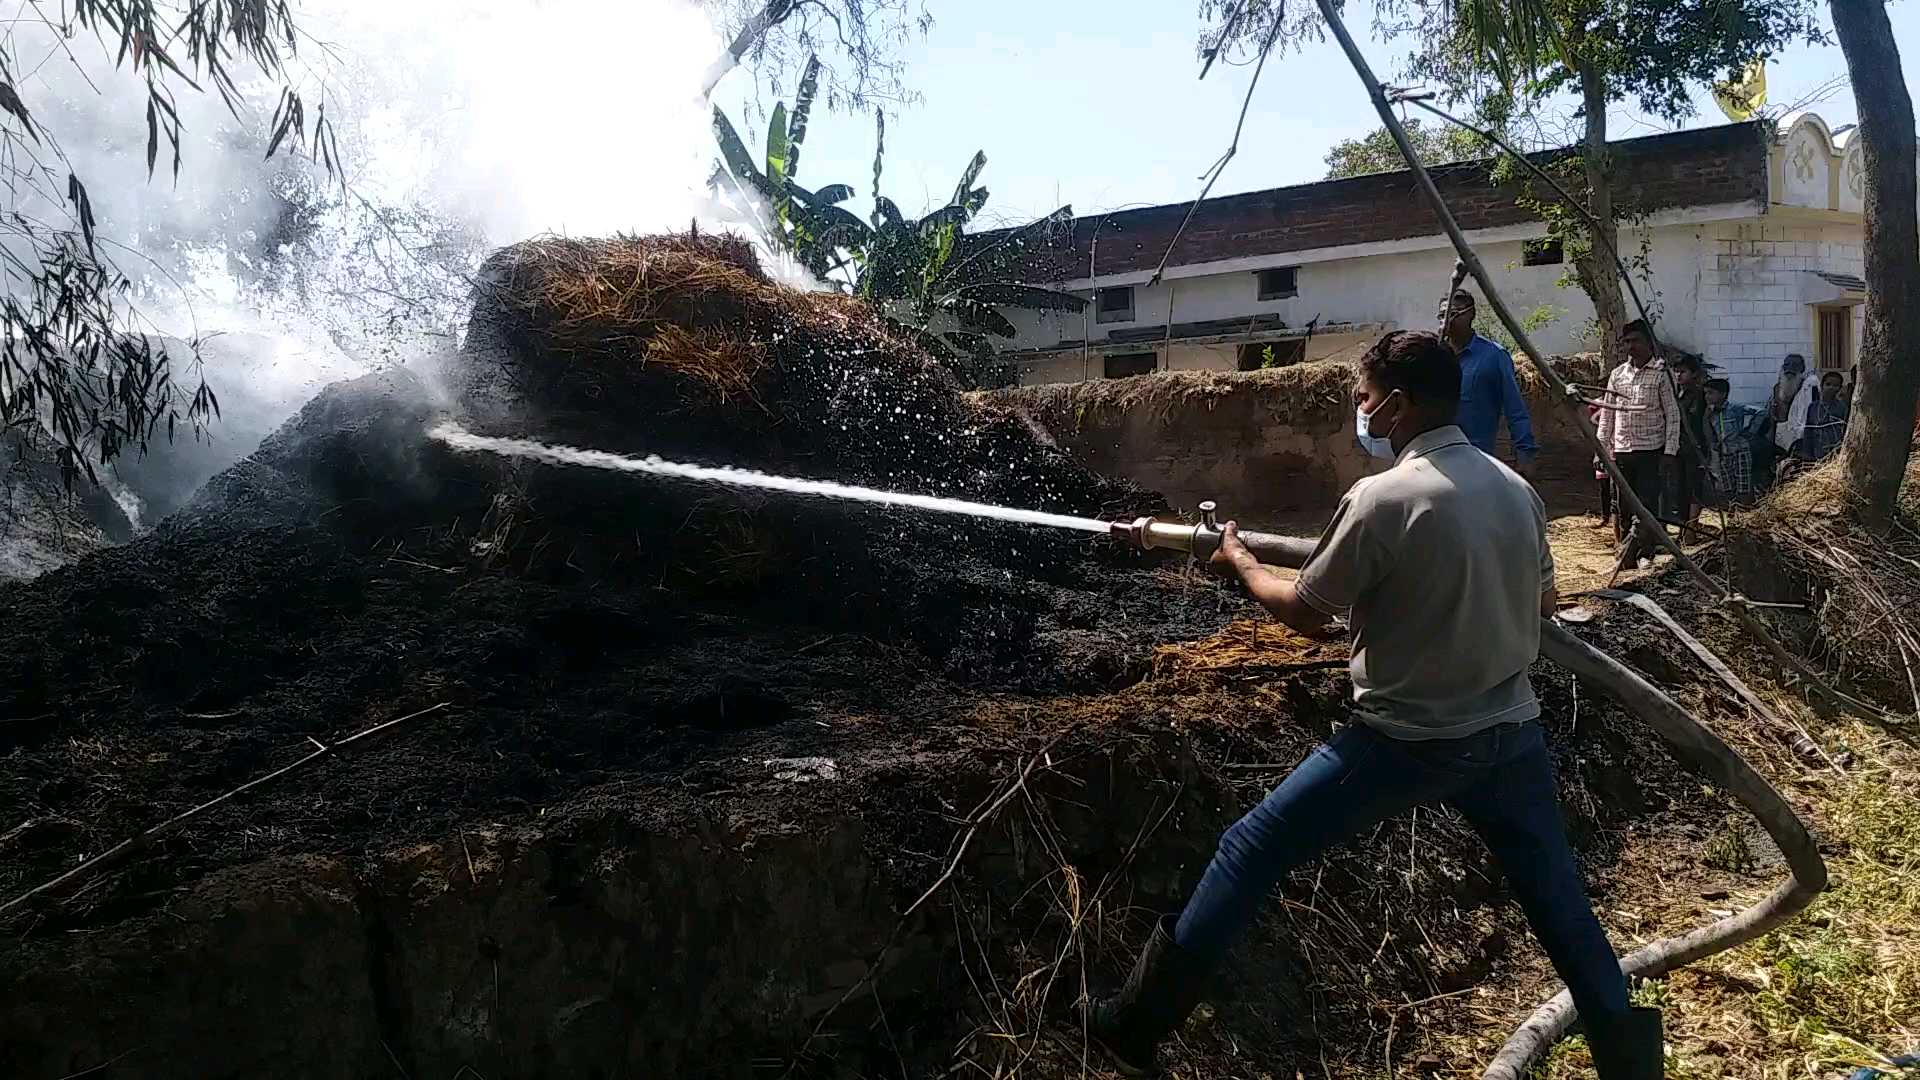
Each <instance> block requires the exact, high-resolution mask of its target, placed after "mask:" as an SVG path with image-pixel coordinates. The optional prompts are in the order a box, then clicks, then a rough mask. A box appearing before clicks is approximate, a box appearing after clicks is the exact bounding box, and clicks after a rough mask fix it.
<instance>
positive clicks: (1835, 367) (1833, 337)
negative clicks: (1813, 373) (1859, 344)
mask: <svg viewBox="0 0 1920 1080" xmlns="http://www.w3.org/2000/svg"><path fill="white" fill-rule="evenodd" d="M1816 310H1817V312H1818V314H1819V320H1820V335H1819V337H1818V338H1816V339H1815V348H1816V350H1817V351H1816V352H1815V356H1816V361H1815V362H1816V363H1817V364H1819V366H1820V369H1821V370H1822V371H1845V370H1847V369H1848V368H1850V367H1852V366H1853V309H1852V308H1851V307H1823V308H1818V309H1816Z"/></svg>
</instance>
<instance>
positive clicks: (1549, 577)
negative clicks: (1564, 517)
mask: <svg viewBox="0 0 1920 1080" xmlns="http://www.w3.org/2000/svg"><path fill="white" fill-rule="evenodd" d="M1533 524H1534V528H1535V530H1537V531H1536V534H1535V535H1537V536H1539V538H1540V617H1541V618H1543V619H1546V618H1551V617H1552V616H1553V613H1554V612H1555V611H1558V610H1559V608H1560V589H1559V587H1558V586H1557V585H1556V584H1555V571H1554V565H1553V545H1552V544H1551V543H1549V542H1548V541H1547V504H1546V503H1544V502H1542V501H1541V499H1540V496H1539V494H1538V493H1535V494H1534V496H1533Z"/></svg>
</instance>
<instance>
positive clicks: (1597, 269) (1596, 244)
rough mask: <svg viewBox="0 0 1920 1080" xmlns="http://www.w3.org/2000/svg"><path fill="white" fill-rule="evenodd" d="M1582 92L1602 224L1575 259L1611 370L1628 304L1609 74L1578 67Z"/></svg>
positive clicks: (1585, 156)
mask: <svg viewBox="0 0 1920 1080" xmlns="http://www.w3.org/2000/svg"><path fill="white" fill-rule="evenodd" d="M1580 94H1581V98H1582V105H1583V107H1584V108H1585V110H1586V120H1587V134H1586V142H1585V146H1584V147H1583V148H1582V150H1581V154H1580V157H1581V162H1582V164H1583V165H1585V167H1586V171H1587V209H1588V210H1589V211H1591V212H1592V214H1593V216H1594V217H1595V218H1596V219H1597V220H1598V221H1599V222H1600V224H1599V226H1598V227H1597V228H1595V229H1593V236H1592V237H1591V240H1592V243H1590V244H1588V245H1587V250H1586V251H1584V252H1582V253H1580V254H1578V255H1577V256H1576V257H1575V259H1574V264H1573V268H1574V273H1575V274H1576V276H1578V277H1579V279H1580V288H1581V289H1583V290H1585V292H1586V294H1587V297H1588V298H1589V299H1591V300H1592V301H1593V319H1594V323H1595V324H1596V325H1597V326H1598V327H1599V333H1600V342H1599V345H1600V352H1601V353H1602V354H1603V355H1604V356H1605V357H1606V359H1607V366H1608V367H1609V368H1611V367H1613V365H1615V364H1617V363H1619V362H1620V361H1621V360H1623V359H1625V358H1626V354H1625V352H1624V351H1623V350H1622V349H1621V347H1620V328H1621V327H1623V326H1625V325H1626V324H1627V305H1626V301H1625V300H1623V299H1622V298H1621V295H1620V269H1619V266H1618V265H1617V264H1616V263H1615V262H1614V253H1615V252H1616V251H1618V250H1619V246H1620V230H1619V228H1618V227H1616V226H1615V225H1614V221H1613V159H1612V157H1611V156H1610V155H1609V153H1608V150H1607V83H1606V76H1605V74H1604V73H1602V72H1601V71H1600V70H1599V69H1598V68H1596V67H1594V66H1593V65H1592V64H1590V63H1585V62H1583V63H1582V64H1581V65H1580Z"/></svg>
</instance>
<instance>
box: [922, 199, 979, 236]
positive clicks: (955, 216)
mask: <svg viewBox="0 0 1920 1080" xmlns="http://www.w3.org/2000/svg"><path fill="white" fill-rule="evenodd" d="M972 216H973V214H972V213H970V212H969V211H968V210H967V208H966V207H964V206H943V207H941V208H940V209H938V210H935V211H934V212H933V213H931V214H928V215H927V216H926V217H923V218H921V219H920V235H921V236H926V237H931V236H933V235H935V234H936V233H938V232H939V231H940V230H941V229H948V228H958V227H959V226H961V225H965V224H966V223H967V219H968V218H970V217H972Z"/></svg>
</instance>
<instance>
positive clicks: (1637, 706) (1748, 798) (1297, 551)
mask: <svg viewBox="0 0 1920 1080" xmlns="http://www.w3.org/2000/svg"><path fill="white" fill-rule="evenodd" d="M1215 513H1216V507H1215V504H1214V503H1212V502H1204V503H1201V504H1200V520H1199V521H1198V522H1197V523H1195V524H1191V525H1187V524H1181V523H1177V522H1161V521H1155V520H1153V519H1151V518H1138V519H1135V520H1133V521H1121V522H1114V523H1113V525H1112V527H1111V531H1112V534H1113V535H1114V536H1115V537H1116V538H1118V539H1120V540H1122V541H1124V542H1126V543H1128V544H1131V545H1133V546H1135V547H1138V548H1141V549H1143V550H1160V551H1176V552H1186V553H1189V554H1191V555H1192V556H1193V557H1194V558H1196V559H1208V558H1211V557H1212V556H1213V553H1214V552H1215V551H1217V550H1218V549H1219V546H1220V529H1219V527H1218V524H1217V522H1216V520H1215ZM1240 539H1241V542H1242V543H1244V544H1246V546H1247V548H1248V550H1250V551H1251V552H1252V553H1253V555H1254V557H1255V558H1257V559H1259V560H1260V561H1261V562H1263V563H1266V564H1269V565H1272V566H1284V567H1290V568H1292V569H1299V568H1300V567H1301V566H1302V565H1303V564H1305V562H1306V561H1307V558H1308V557H1309V556H1310V555H1312V553H1313V548H1314V543H1313V541H1311V540H1303V539H1300V538H1297V537H1291V536H1278V535H1275V534H1273V533H1262V532H1241V533H1240ZM1540 655H1541V656H1542V657H1544V658H1546V659H1548V660H1551V661H1553V662H1554V663H1556V664H1559V665H1560V666H1561V667H1563V668H1566V669H1567V670H1568V671H1571V672H1573V674H1574V675H1575V676H1576V677H1578V678H1582V679H1585V680H1587V681H1588V682H1590V683H1593V684H1595V685H1597V686H1599V687H1600V689H1602V690H1604V691H1606V693H1607V695H1608V696H1610V697H1612V698H1613V699H1614V701H1616V702H1618V703H1619V704H1620V706H1621V707H1622V708H1624V709H1626V710H1627V711H1628V712H1629V713H1632V714H1633V715H1634V716H1635V717H1637V718H1638V719H1639V720H1640V721H1641V722H1642V723H1644V724H1646V725H1647V726H1648V727H1650V728H1652V729H1653V730H1654V731H1655V732H1656V733H1657V734H1659V736H1660V737H1661V738H1662V739H1664V740H1665V741H1666V743H1667V746H1668V748H1669V750H1671V751H1672V753H1673V755H1674V757H1675V758H1677V759H1679V760H1680V762H1681V763H1682V764H1685V765H1687V766H1688V767H1690V768H1692V769H1693V770H1694V771H1695V772H1697V773H1699V774H1700V775H1701V776H1703V777H1705V778H1707V779H1708V780H1710V781H1712V782H1714V783H1715V784H1718V785H1719V786H1720V787H1721V788H1722V789H1723V790H1725V791H1726V792H1727V793H1728V794H1730V795H1732V796H1733V797H1734V798H1735V799H1736V800H1738V801H1739V803H1740V805H1742V806H1744V807H1746V808H1747V810H1748V811H1749V812H1750V813H1752V814H1753V816H1754V818H1755V819H1756V820H1758V821H1759V822H1760V825H1761V827H1762V828H1763V829H1765V830H1766V832H1767V835H1768V836H1769V837H1771V838H1772V840H1773V842H1774V844H1775V845H1777V846H1778V847H1779V849H1780V853H1781V855H1782V856H1784V857H1785V859H1786V863H1787V868H1788V870H1789V876H1788V877H1787V878H1786V880H1784V881H1782V882H1780V884H1779V885H1777V886H1775V888H1774V889H1773V891H1772V892H1771V893H1769V894H1768V895H1767V896H1766V898H1765V899H1763V900H1761V901H1760V902H1759V903H1757V904H1754V905H1753V906H1751V907H1749V908H1746V909H1745V910H1743V911H1739V912H1736V913H1734V914H1732V915H1729V916H1727V917H1726V918H1723V919H1720V920H1718V921H1715V922H1711V923H1708V924H1706V925H1704V926H1700V927H1696V928H1695V929H1692V930H1689V931H1687V932H1686V933H1683V934H1679V935H1677V936H1674V937H1667V938H1660V939H1658V940H1655V941H1653V942H1650V943H1648V944H1646V945H1644V946H1642V947H1641V948H1639V949H1636V950H1634V951H1633V952H1631V953H1629V954H1627V955H1626V956H1623V957H1621V958H1620V970H1621V971H1622V972H1624V973H1625V974H1626V975H1628V976H1629V977H1637V978H1643V979H1650V978H1657V977H1658V976H1660V975H1664V974H1666V973H1667V972H1669V971H1672V970H1673V969H1675V968H1678V967H1681V966H1683V965H1686V964H1690V963H1692V962H1694V961H1695V960H1699V959H1701V958H1702V957H1706V956H1711V955H1713V954H1715V953H1719V952H1724V951H1726V950H1728V949H1731V948H1733V947H1735V946H1737V945H1741V944H1743V943H1745V942H1748V941H1752V940H1753V939H1754V938H1757V937H1759V936H1760V935H1762V934H1764V933H1766V932H1767V931H1769V930H1771V929H1773V928H1774V927H1776V926H1779V925H1781V924H1782V923H1784V922H1786V921H1787V920H1788V919H1790V918H1792V917H1793V916H1794V915H1797V914H1799V913H1800V912H1801V911H1802V910H1804V909H1805V908H1806V906H1807V905H1808V904H1810V903H1812V902H1813V898H1814V897H1815V896H1816V895H1818V894H1819V893H1820V892H1822V891H1823V890H1825V889H1826V887H1827V866H1826V862H1825V861H1824V860H1822V859H1821V857H1820V850H1819V845H1818V844H1817V843H1816V842H1815V840H1814V838H1813V835H1812V834H1811V833H1810V832H1808V831H1807V826H1806V823H1805V822H1803V821H1801V820H1800V818H1799V816H1798V815H1797V814H1795V813H1794V811H1793V807H1792V806H1791V805H1790V804H1788V802H1787V800H1786V799H1785V798H1784V797H1783V796H1782V795H1781V794H1780V792H1779V790H1778V789H1776V788H1775V787H1774V786H1773V785H1772V784H1771V783H1768V782H1767V779H1766V778H1765V777H1763V776H1761V775H1760V774H1759V773H1758V772H1757V771H1755V770H1754V768H1753V766H1752V765H1750V764H1748V763H1747V761H1746V759H1745V758H1743V757H1741V756H1740V755H1739V754H1738V753H1737V752H1735V751H1734V749H1733V748H1732V747H1730V746H1728V745H1727V744H1726V743H1725V742H1724V741H1722V740H1721V738H1720V737H1719V736H1718V735H1715V734H1714V733H1713V732H1712V731H1710V730H1708V729H1707V728H1706V727H1705V726H1704V725H1702V724H1701V723H1700V722H1699V721H1697V720H1695V719H1694V718H1693V717H1692V716H1691V715H1689V714H1688V713H1687V711H1686V710H1685V709H1683V708H1681V707H1680V705H1679V703H1678V702H1676V701H1674V700H1673V698H1672V697H1670V696H1669V695H1668V694H1667V693H1666V692H1665V691H1662V690H1661V689H1659V688H1658V687H1656V686H1654V685H1653V684H1652V683H1650V682H1648V681H1647V680H1646V679H1645V678H1644V677H1642V676H1641V675H1640V674H1639V673H1638V672H1636V671H1634V670H1633V669H1632V668H1629V667H1627V666H1626V665H1625V664H1622V663H1621V662H1619V661H1618V660H1615V659H1614V658H1613V657H1611V656H1608V655H1607V654H1606V653H1604V652H1601V651H1600V650H1599V649H1596V648H1594V647H1593V646H1592V645H1590V644H1588V643H1587V642H1585V641H1582V640H1581V639H1580V638H1578V637H1576V636H1574V634H1573V633H1572V632H1571V631H1569V630H1568V629H1566V627H1564V626H1562V625H1561V624H1560V622H1559V621H1558V620H1557V619H1552V618H1548V619H1542V620H1541V625H1540ZM1576 1018H1577V1017H1576V1015H1575V1011H1574V1007H1573V999H1572V997H1571V996H1570V995H1569V994H1568V993H1567V992H1566V991H1565V990H1562V991H1560V993H1559V994H1557V995H1555V996H1554V997H1553V998H1552V999H1550V1000H1548V1001H1547V1002H1546V1003H1545V1004H1544V1005H1541V1006H1540V1007H1539V1008H1538V1009H1536V1010H1535V1011H1534V1013H1533V1015H1532V1016H1530V1017H1528V1018H1527V1020H1526V1022H1524V1023H1522V1024H1521V1025H1520V1027H1519V1028H1518V1029H1516V1030H1515V1031H1514V1033H1513V1034H1512V1035H1511V1036H1509V1037H1508V1039H1507V1041H1506V1044H1505V1045H1504V1046H1502V1047H1501V1048H1500V1051H1499V1053H1497V1054H1495V1055H1494V1058H1493V1060H1492V1061H1491V1062H1490V1063H1488V1065H1487V1067H1486V1070H1485V1072H1483V1073H1482V1074H1481V1076H1482V1080H1521V1078H1522V1077H1523V1076H1525V1075H1526V1072H1527V1069H1528V1067H1529V1066H1530V1065H1531V1064H1533V1063H1534V1062H1536V1061H1538V1060H1539V1059H1540V1058H1541V1057H1543V1056H1544V1055H1545V1054H1546V1052H1547V1050H1548V1049H1549V1048H1550V1047H1551V1046H1552V1045H1553V1044H1554V1043H1555V1042H1556V1041H1557V1040H1559V1039H1560V1037H1561V1036H1563V1035H1565V1034H1566V1033H1567V1030H1568V1029H1569V1028H1570V1027H1571V1026H1572V1025H1573V1022H1574V1020H1575V1019H1576Z"/></svg>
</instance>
